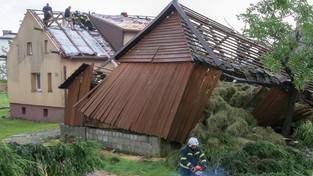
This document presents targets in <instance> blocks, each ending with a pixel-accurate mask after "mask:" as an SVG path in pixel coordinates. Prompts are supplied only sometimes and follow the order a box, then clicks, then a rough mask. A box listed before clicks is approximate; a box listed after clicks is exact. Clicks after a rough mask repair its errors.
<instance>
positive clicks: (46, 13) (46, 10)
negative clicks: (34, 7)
mask: <svg viewBox="0 0 313 176" xmlns="http://www.w3.org/2000/svg"><path fill="white" fill-rule="evenodd" d="M42 11H43V16H44V17H43V22H44V24H45V25H46V26H47V25H48V21H49V19H50V18H51V17H52V8H51V7H50V6H49V5H48V4H47V5H46V6H44V7H43V9H42Z"/></svg>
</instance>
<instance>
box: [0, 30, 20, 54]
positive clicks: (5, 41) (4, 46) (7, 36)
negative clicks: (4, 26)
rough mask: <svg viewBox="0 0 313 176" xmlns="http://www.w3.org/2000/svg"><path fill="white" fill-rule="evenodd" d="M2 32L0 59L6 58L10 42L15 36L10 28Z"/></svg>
mask: <svg viewBox="0 0 313 176" xmlns="http://www.w3.org/2000/svg"><path fill="white" fill-rule="evenodd" d="M2 33H3V35H2V36H0V59H3V58H4V59H6V58H7V52H8V51H9V47H10V42H11V41H12V40H13V39H14V38H15V36H16V33H13V32H12V31H10V30H3V31H2Z"/></svg>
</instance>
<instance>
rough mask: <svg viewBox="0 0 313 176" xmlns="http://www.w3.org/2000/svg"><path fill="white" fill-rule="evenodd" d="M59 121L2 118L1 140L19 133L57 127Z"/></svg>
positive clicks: (0, 121) (0, 125) (0, 127)
mask: <svg viewBox="0 0 313 176" xmlns="http://www.w3.org/2000/svg"><path fill="white" fill-rule="evenodd" d="M58 126H59V124H57V123H38V122H31V121H26V120H16V119H6V118H2V119H0V131H1V133H0V140H1V139H4V138H6V137H9V136H12V135H15V134H19V133H28V132H35V131H41V130H47V129H53V128H57V127H58Z"/></svg>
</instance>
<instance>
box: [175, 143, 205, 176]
mask: <svg viewBox="0 0 313 176" xmlns="http://www.w3.org/2000/svg"><path fill="white" fill-rule="evenodd" d="M197 165H199V166H202V167H206V166H207V160H206V157H205V154H204V153H203V152H202V151H201V150H200V148H199V147H197V148H196V149H194V150H193V149H191V148H190V147H188V146H185V147H184V148H182V149H181V150H180V163H179V166H180V168H179V173H180V175H181V176H194V175H195V173H193V172H192V171H191V169H192V168H193V167H195V166H197Z"/></svg>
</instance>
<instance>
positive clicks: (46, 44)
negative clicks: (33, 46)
mask: <svg viewBox="0 0 313 176" xmlns="http://www.w3.org/2000/svg"><path fill="white" fill-rule="evenodd" d="M44 45H45V54H48V53H49V51H48V40H45V44H44Z"/></svg>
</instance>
